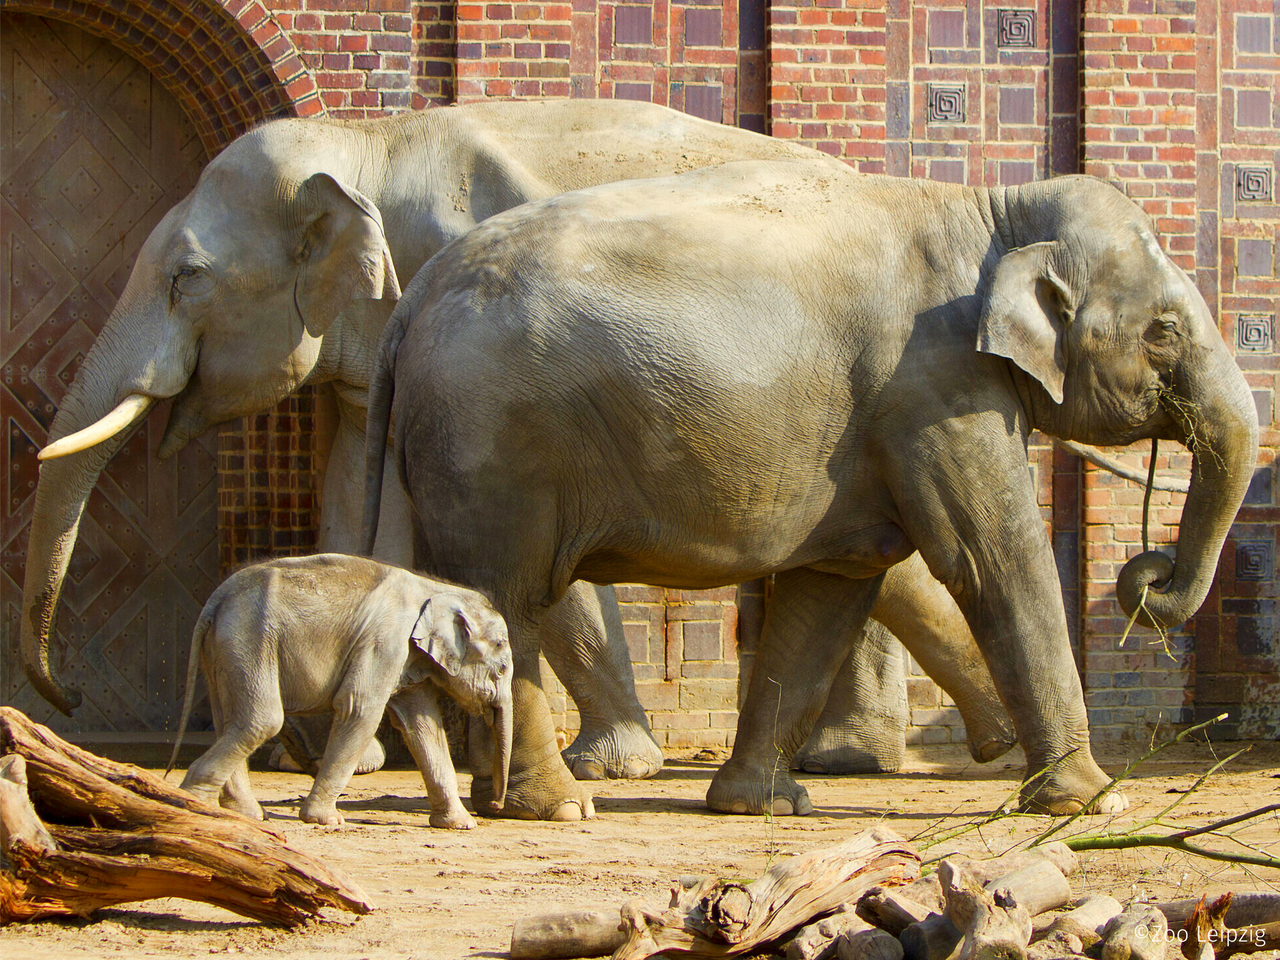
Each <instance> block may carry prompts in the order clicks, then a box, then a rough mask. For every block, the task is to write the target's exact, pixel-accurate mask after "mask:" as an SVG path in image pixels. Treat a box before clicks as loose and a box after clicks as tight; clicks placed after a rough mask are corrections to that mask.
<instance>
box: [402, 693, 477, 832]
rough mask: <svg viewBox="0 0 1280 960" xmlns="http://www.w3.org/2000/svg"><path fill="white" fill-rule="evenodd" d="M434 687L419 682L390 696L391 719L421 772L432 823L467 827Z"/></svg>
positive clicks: (470, 821) (471, 824)
mask: <svg viewBox="0 0 1280 960" xmlns="http://www.w3.org/2000/svg"><path fill="white" fill-rule="evenodd" d="M437 697H438V694H437V693H436V690H435V689H434V688H433V687H430V686H428V685H427V684H419V685H418V686H415V687H409V688H407V689H405V690H401V691H400V692H399V693H397V694H396V695H395V696H393V697H392V698H391V703H390V704H389V706H390V707H391V722H392V723H394V724H395V725H396V727H397V729H399V730H400V732H401V734H402V735H403V736H404V742H405V745H406V746H408V748H409V752H410V753H412V754H413V762H414V763H416V764H417V765H418V770H419V771H420V772H421V773H422V782H423V783H424V784H426V787H427V798H428V799H429V800H430V801H431V825H432V826H433V827H445V828H447V829H450V830H470V829H471V828H472V827H474V826H475V825H476V822H475V820H474V819H472V817H471V814H469V813H468V812H467V810H466V808H465V807H464V806H463V805H462V801H461V800H460V799H458V775H457V773H455V772H454V769H453V760H452V759H450V757H449V742H448V739H447V738H446V737H445V732H444V724H443V722H442V719H441V716H440V702H439V700H438V699H437Z"/></svg>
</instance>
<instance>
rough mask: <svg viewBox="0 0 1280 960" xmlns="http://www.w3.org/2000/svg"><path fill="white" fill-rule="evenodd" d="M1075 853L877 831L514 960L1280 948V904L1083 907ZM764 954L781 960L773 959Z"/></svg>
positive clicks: (520, 951)
mask: <svg viewBox="0 0 1280 960" xmlns="http://www.w3.org/2000/svg"><path fill="white" fill-rule="evenodd" d="M1077 869H1078V865H1077V862H1076V855H1075V854H1074V853H1073V852H1072V851H1071V850H1070V849H1069V848H1068V847H1067V846H1066V845H1065V844H1062V843H1046V844H1044V845H1042V846H1038V847H1035V848H1032V849H1030V850H1024V851H1020V852H1016V853H1009V854H1006V855H1004V856H1002V857H997V858H994V859H990V860H971V859H967V858H964V857H961V856H958V855H957V856H955V857H951V858H949V859H946V860H943V861H942V862H941V863H939V864H937V865H936V869H931V870H929V871H928V872H927V874H926V875H925V876H920V873H921V870H920V858H919V857H918V856H917V855H916V853H915V851H913V850H912V848H911V846H910V845H909V844H907V843H906V842H905V841H904V840H902V838H900V837H898V836H897V835H895V834H894V833H893V832H892V831H889V830H887V829H884V828H883V827H877V828H875V829H872V830H868V831H865V832H864V833H861V834H858V835H857V836H855V837H853V838H851V839H850V840H847V841H845V842H844V843H842V844H840V845H839V846H836V847H833V848H831V849H828V850H823V851H818V852H816V853H811V854H808V855H806V856H803V857H797V858H794V859H790V860H788V861H787V862H785V863H782V864H779V865H777V866H774V867H773V868H772V869H770V870H769V871H768V872H767V873H765V875H764V876H762V877H760V878H759V879H758V880H755V881H753V882H751V883H740V882H737V881H731V880H718V879H711V878H704V877H689V878H683V879H682V880H681V883H680V886H678V887H676V888H674V889H673V890H672V895H671V903H670V905H669V906H668V907H667V909H666V910H663V911H655V910H651V909H649V908H647V907H646V906H645V905H644V904H643V903H640V902H639V901H631V902H629V903H626V904H624V905H623V906H622V908H621V911H620V914H619V913H612V914H611V913H608V912H605V911H588V910H581V911H575V912H568V913H558V914H550V915H547V916H542V917H534V918H532V919H528V920H521V921H518V922H517V923H516V925H515V929H514V930H513V932H512V937H511V960H574V958H580V957H597V956H603V955H605V954H610V953H612V958H613V960H645V958H647V957H651V956H654V955H655V954H659V953H660V954H661V955H662V956H664V957H673V958H674V957H717V958H731V957H737V956H743V955H747V954H750V955H752V956H761V955H762V954H761V949H762V948H763V949H765V950H766V951H771V952H772V953H773V954H774V955H781V956H782V957H785V960H836V958H839V960H1175V958H1177V957H1178V956H1179V955H1180V954H1181V955H1182V956H1184V957H1186V958H1187V960H1225V958H1227V957H1231V956H1234V955H1235V954H1239V953H1256V952H1259V951H1263V950H1275V949H1277V948H1278V947H1280V895H1275V894H1242V895H1239V896H1235V897H1232V895H1231V894H1227V895H1225V896H1223V897H1220V898H1219V899H1218V900H1216V901H1214V902H1213V903H1206V902H1205V900H1204V899H1203V898H1202V899H1200V900H1198V901H1197V900H1181V901H1176V902H1173V903H1164V904H1152V903H1141V902H1135V903H1133V904H1131V905H1129V906H1128V907H1125V906H1122V905H1121V904H1120V903H1119V902H1118V901H1117V900H1115V899H1113V898H1112V897H1109V896H1099V895H1094V896H1087V897H1084V898H1082V899H1079V900H1076V899H1075V898H1074V894H1073V893H1072V890H1071V884H1070V881H1069V880H1068V877H1070V876H1072V875H1073V874H1074V873H1075V872H1076V871H1077ZM764 955H768V952H766V953H765V954H764Z"/></svg>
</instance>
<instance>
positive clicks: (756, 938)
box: [511, 827, 920, 960]
mask: <svg viewBox="0 0 1280 960" xmlns="http://www.w3.org/2000/svg"><path fill="white" fill-rule="evenodd" d="M919 870H920V858H919V857H918V856H917V855H916V852H915V851H914V850H913V849H912V848H911V846H910V845H909V844H908V843H907V842H906V841H905V840H903V839H902V838H901V837H899V836H898V835H897V834H895V833H893V832H892V831H890V830H886V829H884V828H882V827H877V828H874V829H872V830H866V831H863V832H862V833H859V834H858V835H856V836H854V837H851V838H850V839H848V840H846V841H845V842H844V843H841V844H838V845H836V846H834V847H829V848H826V849H824V850H819V851H815V852H814V853H810V854H806V855H805V856H802V857H795V858H794V859H789V860H787V861H785V862H783V863H780V864H777V865H776V866H774V867H772V868H771V869H770V870H769V871H768V872H767V873H765V875H764V876H762V877H760V878H759V879H757V880H754V881H752V882H751V883H742V882H739V881H736V880H723V879H714V878H710V877H700V878H696V879H691V880H690V882H689V885H685V884H681V885H679V886H676V887H674V888H673V889H672V891H671V903H670V905H669V906H668V907H667V909H665V910H663V911H661V912H658V911H655V910H651V909H649V908H648V907H646V906H645V904H644V903H643V902H641V901H639V900H632V901H629V902H627V903H625V904H623V906H622V908H621V911H620V913H621V919H622V923H621V927H622V942H621V945H620V946H618V947H617V948H616V949H615V951H614V953H613V960H645V958H647V957H651V956H653V955H654V954H658V953H662V954H664V955H666V956H669V957H735V956H738V955H739V954H743V953H748V952H750V951H751V950H753V949H754V948H755V947H757V946H759V945H760V944H763V943H769V942H772V941H775V940H779V939H780V938H782V937H784V936H785V935H787V934H789V933H791V932H792V931H793V930H795V929H796V928H797V927H801V926H803V925H804V924H806V923H808V922H809V921H811V920H813V919H814V918H815V917H822V916H825V915H828V914H831V913H834V912H835V911H836V910H837V909H839V907H840V906H841V904H845V903H855V902H856V901H857V900H858V898H859V897H860V896H861V895H862V894H863V892H865V891H866V890H867V888H868V887H872V886H875V885H876V884H883V883H887V882H899V883H901V882H906V881H910V880H912V879H914V878H915V877H916V875H917V874H918V873H919ZM612 923H613V926H614V928H615V930H616V929H617V927H618V920H617V917H616V915H615V917H614V918H613V919H612ZM607 926H608V921H605V920H604V919H603V915H601V914H596V913H592V912H589V911H577V912H575V913H560V914H552V915H550V916H545V917H537V918H534V919H533V920H529V921H523V922H520V923H517V924H516V925H515V927H514V929H513V930H512V934H511V957H512V960H535V958H537V960H551V958H568V957H587V956H598V955H599V950H600V944H601V943H602V940H603V938H604V937H605V936H606V935H607V933H608V930H607Z"/></svg>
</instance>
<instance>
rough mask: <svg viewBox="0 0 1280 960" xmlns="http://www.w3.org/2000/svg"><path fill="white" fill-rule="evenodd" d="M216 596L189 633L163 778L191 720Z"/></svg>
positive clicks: (172, 762)
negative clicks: (184, 678) (202, 649)
mask: <svg viewBox="0 0 1280 960" xmlns="http://www.w3.org/2000/svg"><path fill="white" fill-rule="evenodd" d="M217 597H218V594H217V593H215V594H214V596H213V597H210V598H209V602H208V603H206V604H205V605H204V609H203V610H201V611H200V619H199V620H197V621H196V628H195V629H194V630H192V631H191V653H190V655H189V656H188V657H187V691H186V693H185V694H184V695H183V697H182V716H180V717H179V718H178V735H177V736H176V737H174V738H173V753H172V754H171V755H170V757H169V765H168V766H167V767H165V768H164V775H165V777H168V776H169V771H170V770H172V769H173V768H174V767H175V766H177V765H178V751H179V750H180V749H182V735H183V734H184V733H185V732H186V730H187V722H188V721H189V720H190V719H191V705H192V704H193V703H194V702H195V699H196V675H197V674H198V673H199V671H200V647H201V646H202V645H203V644H204V638H205V634H207V633H208V632H209V628H210V627H211V626H213V618H214V614H215V612H216V611H217V609H218V604H217V603H216V602H215V599H216V598H217Z"/></svg>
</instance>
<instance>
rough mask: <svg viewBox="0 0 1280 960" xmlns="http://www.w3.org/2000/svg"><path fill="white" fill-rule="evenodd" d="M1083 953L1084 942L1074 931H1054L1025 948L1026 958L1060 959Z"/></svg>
mask: <svg viewBox="0 0 1280 960" xmlns="http://www.w3.org/2000/svg"><path fill="white" fill-rule="evenodd" d="M1083 953H1084V944H1083V943H1082V942H1081V941H1080V938H1079V937H1077V936H1076V935H1075V934H1074V933H1066V932H1064V931H1062V930H1058V931H1055V932H1054V933H1051V934H1050V935H1049V936H1047V937H1045V938H1044V939H1042V940H1039V941H1037V942H1036V943H1033V944H1032V945H1031V946H1030V947H1028V948H1027V960H1060V958H1061V957H1078V956H1080V955H1081V954H1083Z"/></svg>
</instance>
